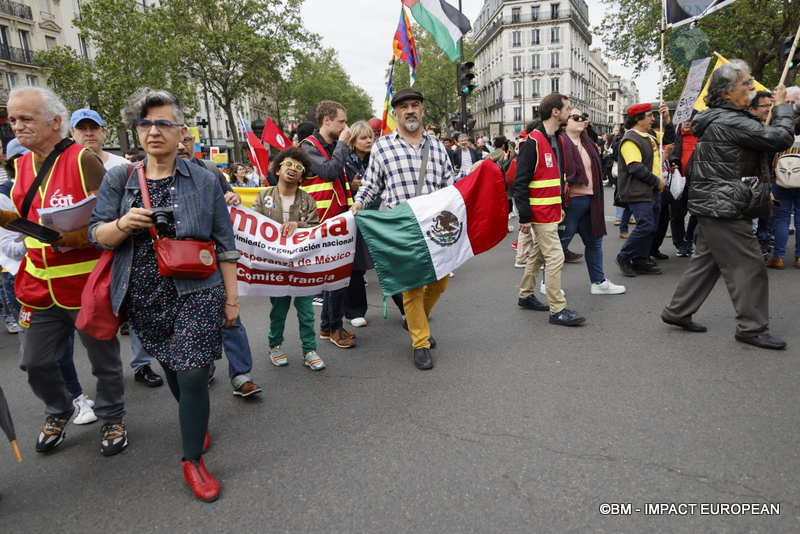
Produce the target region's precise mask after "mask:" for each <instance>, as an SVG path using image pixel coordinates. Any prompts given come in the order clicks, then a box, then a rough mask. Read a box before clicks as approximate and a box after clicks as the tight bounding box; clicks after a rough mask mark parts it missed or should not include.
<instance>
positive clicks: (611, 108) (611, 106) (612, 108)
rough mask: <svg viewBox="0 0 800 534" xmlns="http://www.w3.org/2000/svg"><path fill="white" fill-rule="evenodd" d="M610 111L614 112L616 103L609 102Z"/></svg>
mask: <svg viewBox="0 0 800 534" xmlns="http://www.w3.org/2000/svg"><path fill="white" fill-rule="evenodd" d="M608 111H610V112H611V113H614V104H609V105H608Z"/></svg>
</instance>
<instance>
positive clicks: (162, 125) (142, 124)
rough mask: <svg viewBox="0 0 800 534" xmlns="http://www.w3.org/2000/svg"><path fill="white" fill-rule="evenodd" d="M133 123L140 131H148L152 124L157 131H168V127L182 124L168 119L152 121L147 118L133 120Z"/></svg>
mask: <svg viewBox="0 0 800 534" xmlns="http://www.w3.org/2000/svg"><path fill="white" fill-rule="evenodd" d="M133 124H134V126H136V129H137V130H139V131H140V132H149V131H150V129H151V128H152V127H153V126H155V127H156V129H157V130H158V131H159V132H168V131H169V130H170V128H172V127H173V126H183V124H175V123H172V122H169V121H168V120H158V121H155V122H152V121H149V120H147V119H139V120H137V121H135V122H134V123H133Z"/></svg>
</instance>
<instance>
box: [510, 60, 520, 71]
mask: <svg viewBox="0 0 800 534" xmlns="http://www.w3.org/2000/svg"><path fill="white" fill-rule="evenodd" d="M511 65H512V70H513V71H514V72H520V71H521V70H522V56H514V57H513V58H511Z"/></svg>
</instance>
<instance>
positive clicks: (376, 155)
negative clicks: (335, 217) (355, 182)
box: [355, 131, 458, 208]
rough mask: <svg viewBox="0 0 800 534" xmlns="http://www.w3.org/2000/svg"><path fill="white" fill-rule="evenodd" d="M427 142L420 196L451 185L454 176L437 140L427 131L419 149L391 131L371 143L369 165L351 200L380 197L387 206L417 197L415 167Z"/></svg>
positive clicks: (419, 163)
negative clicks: (354, 196) (427, 149)
mask: <svg viewBox="0 0 800 534" xmlns="http://www.w3.org/2000/svg"><path fill="white" fill-rule="evenodd" d="M425 143H430V151H429V152H428V166H427V169H426V171H425V185H423V186H422V191H421V192H420V194H421V195H426V194H428V193H433V192H434V191H437V190H439V189H443V188H445V187H447V186H448V185H451V184H452V183H454V182H455V181H456V180H457V179H458V175H457V174H456V173H455V171H453V164H452V163H451V162H450V156H449V155H448V154H447V149H446V148H445V146H444V145H443V144H442V142H441V141H439V140H438V139H436V138H435V137H431V136H429V135H428V134H427V133H423V134H422V142H421V143H420V147H419V150H415V149H414V147H412V146H411V145H410V144H409V143H408V141H406V140H405V139H403V137H402V136H401V135H400V133H399V132H397V131H395V132H392V133H390V134H389V135H384V136H383V137H380V138H378V140H377V141H375V144H374V145H372V152H371V153H370V156H369V167H368V168H367V171H366V173H364V176H363V177H362V180H361V186H360V187H359V188H358V194H357V195H356V198H355V201H356V202H361V204H362V205H363V206H369V205H370V204H371V203H372V201H373V200H374V199H375V198H377V197H378V196H383V199H384V200H385V201H386V205H387V206H389V207H390V208H393V207H394V206H396V205H398V204H400V203H401V202H405V201H406V200H408V199H410V198H414V197H415V196H417V182H418V181H419V168H420V167H421V166H422V149H423V148H424V146H425Z"/></svg>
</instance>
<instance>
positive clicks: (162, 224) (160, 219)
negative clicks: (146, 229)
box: [150, 206, 174, 234]
mask: <svg viewBox="0 0 800 534" xmlns="http://www.w3.org/2000/svg"><path fill="white" fill-rule="evenodd" d="M150 211H152V212H153V214H152V215H151V216H150V218H151V219H153V223H154V224H155V225H156V230H158V233H159V234H164V233H166V232H167V230H168V229H169V223H171V222H172V221H173V220H174V217H173V215H172V207H170V206H168V207H166V208H150Z"/></svg>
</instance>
